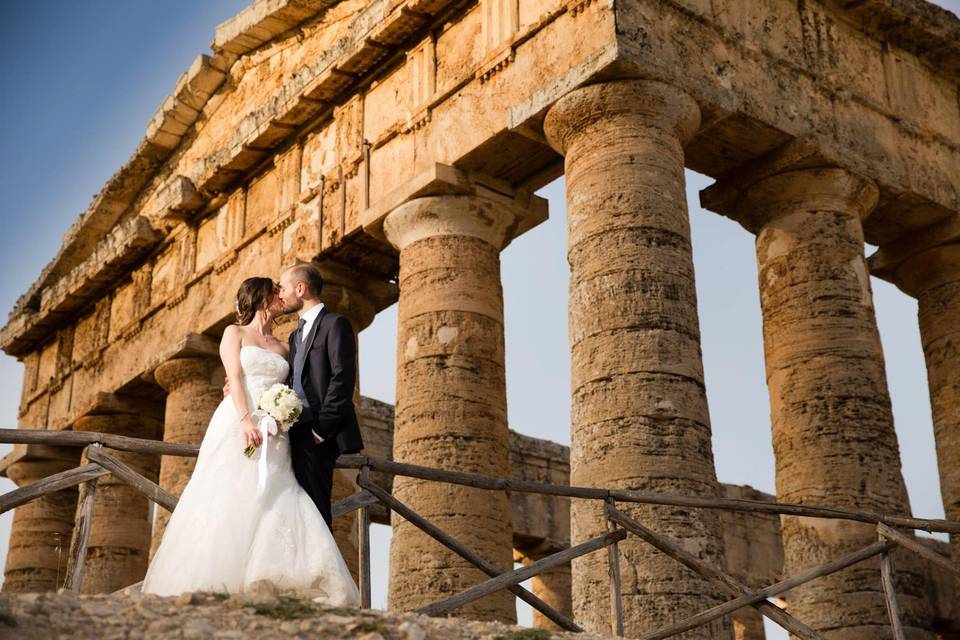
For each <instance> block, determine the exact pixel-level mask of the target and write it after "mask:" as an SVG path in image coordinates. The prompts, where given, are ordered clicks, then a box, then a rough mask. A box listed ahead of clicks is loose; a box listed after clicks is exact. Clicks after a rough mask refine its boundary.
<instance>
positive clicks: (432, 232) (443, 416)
mask: <svg viewBox="0 0 960 640" xmlns="http://www.w3.org/2000/svg"><path fill="white" fill-rule="evenodd" d="M519 218H520V214H518V213H515V212H514V211H512V208H511V207H509V206H507V205H504V204H502V203H499V202H494V201H493V200H490V199H486V198H482V197H477V196H471V195H449V196H427V197H422V198H415V199H413V200H410V201H408V202H406V203H405V204H402V205H400V206H399V207H397V208H396V209H394V210H393V211H392V212H391V213H390V214H389V215H387V217H386V219H385V221H384V223H383V231H384V234H385V236H386V237H387V239H388V240H389V241H390V243H391V244H393V246H394V247H396V248H397V249H398V250H399V251H400V309H399V327H398V334H397V406H396V422H395V431H394V444H393V455H394V459H395V460H396V461H398V462H404V463H410V464H418V465H424V466H429V467H435V468H440V469H447V470H451V471H467V472H472V473H479V474H483V475H487V476H493V477H500V478H507V477H509V476H510V468H509V433H508V430H507V399H506V384H505V378H504V338H503V293H502V289H501V285H500V250H501V249H502V248H503V246H504V245H505V244H506V243H507V242H508V241H509V239H510V235H509V233H510V230H511V227H512V226H514V225H515V224H516V221H517V220H518V219H519ZM393 491H394V495H396V497H397V498H398V499H399V500H401V501H402V502H404V503H406V504H407V505H409V506H410V507H411V508H413V509H414V510H415V511H417V512H418V513H419V514H420V515H422V516H424V517H426V518H427V519H428V520H430V521H431V522H433V523H434V524H436V525H437V526H438V527H440V528H441V529H442V530H444V531H446V532H447V533H448V534H450V535H451V536H453V537H454V538H456V539H457V540H459V541H460V542H462V543H464V544H465V545H466V546H468V547H470V548H471V549H473V550H474V551H476V552H477V553H478V554H479V555H480V556H481V557H483V558H485V559H486V560H487V561H488V562H491V563H492V564H493V565H495V566H496V567H498V568H499V569H500V570H502V571H508V570H510V569H511V568H512V561H513V554H512V533H511V525H510V505H509V501H508V498H507V496H506V494H504V493H501V492H495V491H485V490H481V489H474V488H471V487H465V486H458V485H449V484H443V483H436V482H426V481H423V480H416V479H413V478H405V477H400V476H397V477H396V478H395V479H394V484H393ZM486 579H487V576H486V574H484V573H483V572H481V571H480V570H479V569H477V568H476V567H474V566H473V565H472V564H470V563H469V562H468V561H466V560H465V559H463V558H461V557H460V556H458V555H456V554H455V553H453V552H452V551H449V550H448V549H446V548H445V547H443V546H441V545H440V544H439V543H437V542H436V541H434V540H433V539H431V538H430V537H428V536H427V535H426V534H425V533H423V532H422V531H420V530H419V529H417V528H416V527H414V525H412V524H410V523H409V522H407V521H405V520H403V519H401V518H399V517H397V516H396V515H394V517H393V539H392V541H391V545H390V587H389V599H388V603H389V607H390V608H391V609H394V610H411V609H416V608H418V607H422V606H425V605H427V604H430V603H432V602H435V601H437V600H440V599H443V598H445V597H448V596H451V595H453V594H454V593H456V592H458V591H461V590H463V589H465V588H467V587H470V586H472V585H475V584H478V583H480V582H482V581H484V580H486ZM454 615H457V616H462V617H468V618H474V619H479V620H501V621H504V622H512V621H514V620H515V619H516V609H515V604H514V598H513V596H512V595H511V594H510V593H509V592H506V591H501V592H498V593H496V594H493V595H491V596H488V597H486V598H483V599H480V600H477V601H474V602H473V603H471V604H469V605H466V606H464V607H462V608H460V609H458V610H457V611H456V612H455V614H454Z"/></svg>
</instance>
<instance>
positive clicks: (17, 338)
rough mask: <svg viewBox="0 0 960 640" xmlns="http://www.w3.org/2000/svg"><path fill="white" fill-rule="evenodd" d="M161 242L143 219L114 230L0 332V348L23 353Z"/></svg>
mask: <svg viewBox="0 0 960 640" xmlns="http://www.w3.org/2000/svg"><path fill="white" fill-rule="evenodd" d="M160 240H161V235H160V234H159V233H157V232H156V231H154V229H153V228H152V227H151V226H150V223H149V222H148V221H147V219H146V218H144V217H142V216H137V217H135V218H130V219H129V220H127V221H126V222H124V223H122V224H120V225H117V226H116V227H114V228H113V229H112V230H110V231H109V232H108V233H107V235H106V237H104V238H103V239H102V240H101V241H100V242H98V243H97V245H96V246H95V247H94V248H93V250H92V251H91V253H90V255H89V257H88V258H87V259H86V260H84V261H83V262H81V263H80V264H78V265H77V266H75V267H74V268H73V269H72V270H71V271H70V272H69V273H68V274H66V275H65V276H63V277H62V278H60V279H59V280H57V281H56V282H55V283H53V284H51V285H49V286H47V287H45V288H44V289H43V290H42V292H41V296H40V303H39V310H37V311H34V312H30V313H24V314H20V315H18V316H16V317H15V318H14V320H15V322H10V323H8V324H7V326H6V327H4V328H3V329H2V330H0V348H2V349H3V350H4V351H6V352H7V353H9V354H12V355H20V354H21V353H24V352H25V351H26V350H28V349H29V348H30V347H31V346H32V344H33V341H34V340H35V339H36V338H37V337H39V336H41V335H45V334H46V333H47V332H49V330H50V329H51V328H52V327H53V326H54V325H56V324H57V323H58V321H59V319H60V318H62V317H64V316H65V315H68V314H69V315H72V314H73V313H75V312H76V311H79V310H80V309H81V308H82V307H84V306H86V305H87V304H88V303H89V302H90V301H91V300H93V299H94V298H95V297H96V296H97V295H98V294H99V293H100V291H101V290H102V289H103V288H104V287H108V286H110V285H111V284H113V283H114V282H115V281H116V280H117V279H118V278H120V277H122V276H123V275H124V274H126V273H127V272H128V271H129V269H130V267H132V266H133V265H134V264H135V263H136V262H137V261H138V260H140V259H141V258H143V256H144V255H146V254H147V252H149V251H150V250H151V249H152V248H153V247H154V246H156V245H157V243H159V242H160ZM17 321H18V322H17Z"/></svg>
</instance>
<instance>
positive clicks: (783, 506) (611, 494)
mask: <svg viewBox="0 0 960 640" xmlns="http://www.w3.org/2000/svg"><path fill="white" fill-rule="evenodd" d="M337 466H338V467H342V468H349V469H359V468H361V467H363V466H369V467H370V469H371V470H373V471H380V472H383V473H389V474H392V475H398V476H407V477H410V478H420V479H421V480H434V481H437V482H448V483H450V484H460V485H465V486H468V487H476V488H478V489H489V490H492V491H510V492H513V493H540V494H546V495H556V496H567V497H570V498H583V499H588V500H606V499H607V498H613V499H614V500H616V501H617V502H635V503H639V504H659V505H670V506H678V507H695V508H701V509H724V510H728V511H748V512H757V513H779V514H783V515H793V516H806V517H811V518H834V519H844V520H854V521H857V522H866V523H868V524H874V525H875V524H878V523H881V522H883V523H885V524H888V525H890V526H894V527H902V528H907V529H921V530H923V531H940V532H944V533H960V522H951V521H948V520H929V519H924V518H908V517H905V516H894V515H883V514H877V513H870V512H867V511H849V510H846V509H833V508H830V507H811V506H807V505H802V504H790V503H784V502H766V501H763V500H739V499H732V498H707V497H699V496H676V495H669V494H663V493H650V492H643V491H630V490H627V489H599V488H594V487H576V486H570V485H560V484H549V483H541V482H528V481H526V480H514V479H509V480H508V479H503V478H490V477H488V476H482V475H478V474H474V473H464V472H462V471H446V470H443V469H434V468H432V467H422V466H419V465H415V464H406V463H402V462H393V461H392V460H383V459H381V458H370V457H367V456H340V457H339V458H338V459H337Z"/></svg>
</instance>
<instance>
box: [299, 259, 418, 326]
mask: <svg viewBox="0 0 960 640" xmlns="http://www.w3.org/2000/svg"><path fill="white" fill-rule="evenodd" d="M314 264H316V266H317V268H319V269H320V274H321V275H322V276H323V291H322V292H321V294H320V299H321V300H322V301H323V304H324V305H326V306H327V307H329V308H330V309H331V310H332V311H334V312H336V313H339V314H340V315H342V316H345V317H346V318H347V319H348V320H349V321H350V323H351V324H352V325H353V330H354V331H356V332H357V333H359V332H360V331H363V330H364V329H366V328H367V327H369V326H370V323H372V322H373V319H374V317H376V315H377V313H379V312H380V311H382V310H384V309H386V308H387V307H389V306H390V305H392V304H393V303H394V302H396V301H397V298H398V297H399V295H400V290H399V287H398V286H397V285H396V284H395V283H393V282H388V281H386V280H384V279H383V278H379V277H376V276H373V275H369V274H366V273H363V272H362V271H360V270H359V269H356V268H351V267H348V266H346V265H344V264H341V263H339V262H336V261H334V260H330V259H326V260H322V261H319V262H315V263H314Z"/></svg>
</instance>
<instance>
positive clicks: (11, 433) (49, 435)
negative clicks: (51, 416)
mask: <svg viewBox="0 0 960 640" xmlns="http://www.w3.org/2000/svg"><path fill="white" fill-rule="evenodd" d="M0 444H46V445H50V446H54V447H86V446H87V445H91V444H102V445H103V446H105V447H109V448H111V449H116V450H117V451H130V452H133V453H154V454H159V455H164V456H181V457H187V458H190V457H193V458H195V457H197V453H198V452H199V451H200V446H199V445H195V444H176V443H173V442H161V441H160V440H150V439H147V438H131V437H129V436H118V435H114V434H111V433H98V432H96V431H45V430H42V429H0Z"/></svg>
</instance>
